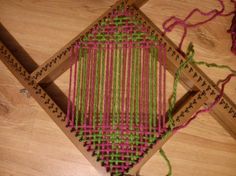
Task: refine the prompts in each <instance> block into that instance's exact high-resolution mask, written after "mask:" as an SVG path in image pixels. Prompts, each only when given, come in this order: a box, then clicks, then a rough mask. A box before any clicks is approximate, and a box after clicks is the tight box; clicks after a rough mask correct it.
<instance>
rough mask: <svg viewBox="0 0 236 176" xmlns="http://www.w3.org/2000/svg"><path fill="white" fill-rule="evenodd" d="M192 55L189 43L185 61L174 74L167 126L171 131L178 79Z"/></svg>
mask: <svg viewBox="0 0 236 176" xmlns="http://www.w3.org/2000/svg"><path fill="white" fill-rule="evenodd" d="M194 54H195V51H194V49H193V44H192V43H190V44H189V46H188V49H187V59H186V60H185V61H184V62H183V63H182V64H180V66H179V68H178V69H177V71H176V73H175V79H174V85H173V93H172V95H171V98H170V103H169V110H168V118H169V120H168V125H169V127H170V130H171V131H172V130H173V129H174V127H175V124H174V119H173V110H174V107H175V104H176V97H177V88H178V84H179V79H180V76H181V73H182V71H183V70H184V68H185V67H186V65H187V64H188V63H189V62H192V61H193V57H194Z"/></svg>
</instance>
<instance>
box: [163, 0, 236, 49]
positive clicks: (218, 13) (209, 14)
mask: <svg viewBox="0 0 236 176" xmlns="http://www.w3.org/2000/svg"><path fill="white" fill-rule="evenodd" d="M217 1H218V2H219V3H220V5H221V9H220V10H217V9H213V10H211V11H209V12H203V11H201V10H200V9H198V8H195V9H193V10H192V11H191V12H190V13H189V15H188V16H187V17H185V19H183V20H182V19H180V18H178V17H176V16H171V17H170V18H169V19H167V20H166V21H165V22H164V23H163V25H162V26H163V29H164V34H166V33H167V32H171V31H172V30H173V29H174V27H175V26H177V25H180V26H182V27H183V29H184V33H183V35H182V38H181V40H180V43H179V49H180V50H181V48H182V44H183V41H184V39H185V37H186V35H187V30H188V28H195V27H197V26H200V25H203V24H205V23H208V22H209V21H212V20H213V19H215V18H216V17H218V16H229V15H232V14H234V13H235V11H232V12H229V13H226V14H223V12H224V11H225V5H224V3H223V0H217ZM231 2H232V3H234V4H235V7H236V1H234V0H231ZM195 13H200V14H201V15H202V16H206V17H208V18H207V19H206V20H203V21H200V22H197V23H194V24H190V23H188V20H189V19H190V18H191V17H192V16H193V15H194V14H195ZM171 21H172V23H170V22H171ZM235 22H236V21H235V19H234V20H233V24H232V26H231V29H230V32H231V34H232V35H233V36H232V39H233V48H234V49H233V51H234V52H235V48H236V42H235V38H236V37H235V28H236V27H235ZM232 29H233V30H232Z"/></svg>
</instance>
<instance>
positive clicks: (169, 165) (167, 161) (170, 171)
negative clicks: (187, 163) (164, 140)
mask: <svg viewBox="0 0 236 176" xmlns="http://www.w3.org/2000/svg"><path fill="white" fill-rule="evenodd" d="M159 153H160V155H161V156H162V157H163V159H164V160H165V161H166V163H167V165H168V168H169V172H168V174H167V176H172V166H171V164H170V160H169V159H168V157H167V156H166V154H165V151H164V150H163V149H162V148H161V149H160V150H159Z"/></svg>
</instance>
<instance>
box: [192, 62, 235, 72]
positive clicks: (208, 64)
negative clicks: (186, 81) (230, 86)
mask: <svg viewBox="0 0 236 176" xmlns="http://www.w3.org/2000/svg"><path fill="white" fill-rule="evenodd" d="M192 63H194V64H196V65H204V66H207V67H209V68H211V67H213V68H220V69H226V70H229V71H230V72H232V73H234V74H236V70H233V69H232V68H231V67H229V66H228V65H218V64H215V63H207V62H204V61H195V60H193V61H192Z"/></svg>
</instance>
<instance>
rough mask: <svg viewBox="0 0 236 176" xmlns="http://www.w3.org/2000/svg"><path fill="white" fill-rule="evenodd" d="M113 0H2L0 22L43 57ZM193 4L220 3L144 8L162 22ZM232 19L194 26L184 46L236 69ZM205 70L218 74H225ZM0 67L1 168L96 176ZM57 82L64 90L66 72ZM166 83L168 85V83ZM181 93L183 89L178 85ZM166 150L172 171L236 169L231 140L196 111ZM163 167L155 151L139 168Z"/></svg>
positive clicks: (149, 171)
mask: <svg viewBox="0 0 236 176" xmlns="http://www.w3.org/2000/svg"><path fill="white" fill-rule="evenodd" d="M113 3H114V1H111V0H83V1H82V0H79V1H76V0H68V1H65V0H60V1H59V0H58V1H39V0H37V1H35V0H22V1H18V0H9V1H8V0H0V4H1V6H0V21H1V22H2V23H3V25H4V26H5V27H6V28H7V29H8V30H9V31H10V32H11V33H12V35H13V36H14V37H15V38H16V39H17V41H18V42H19V43H20V44H21V45H22V46H23V47H24V48H25V49H26V51H27V52H28V53H29V54H30V55H31V57H32V58H34V59H35V61H36V62H37V63H38V64H42V63H43V62H44V61H46V60H47V59H48V58H49V57H50V56H52V55H53V54H54V53H55V52H56V51H57V50H59V49H60V48H61V47H62V46H64V45H65V43H68V42H69V41H70V40H71V39H72V38H73V37H75V36H76V35H77V34H78V33H79V32H81V31H82V30H83V29H84V28H86V27H87V26H88V25H89V24H90V23H91V22H92V21H94V20H95V19H96V18H97V17H98V16H100V15H101V14H102V13H103V12H104V11H106V10H107V9H108V8H109V6H110V5H112V4H113ZM226 4H227V10H230V9H232V4H230V3H229V2H228V1H227V3H226ZM194 7H199V8H201V9H203V10H210V9H212V8H215V7H218V6H217V3H215V1H212V0H204V1H201V2H199V1H192V0H183V1H173V0H165V1H164V0H158V1H157V0H150V1H149V2H148V3H147V4H146V5H144V6H143V7H142V8H141V9H142V10H143V11H144V13H145V14H147V16H148V17H150V18H151V19H152V20H153V22H154V23H155V24H156V25H158V26H159V27H161V23H162V22H163V21H164V20H165V19H166V18H167V17H169V16H171V15H174V14H178V15H179V17H184V16H185V15H186V14H187V13H188V12H189V10H190V9H192V8H194ZM230 24H231V17H228V18H222V17H221V18H218V19H216V20H215V21H213V22H211V23H209V24H208V25H204V26H202V27H199V28H197V29H194V30H191V31H189V34H188V38H187V40H186V41H185V45H184V47H186V45H187V43H188V42H189V41H193V42H194V44H195V49H196V51H197V53H196V60H205V61H208V62H217V63H220V64H228V65H230V66H232V67H233V68H234V69H236V60H235V59H236V57H235V56H234V55H233V54H231V52H230V46H231V39H230V35H229V34H227V33H226V30H227V29H228V28H229V26H230ZM181 32H182V30H181V28H178V29H176V30H175V31H174V32H173V33H172V34H171V35H170V38H171V39H172V40H173V41H174V42H175V43H178V41H179V38H180V35H181ZM203 70H204V71H205V72H206V73H207V74H208V75H209V76H210V78H212V79H213V80H215V81H217V80H218V79H220V78H223V77H224V76H226V75H227V73H228V72H226V71H218V70H217V71H215V70H214V69H208V68H207V69H205V68H203ZM0 72H1V74H0V75H1V76H0V175H4V176H5V175H16V176H18V175H20V176H21V175H24V176H25V175H29V176H31V175H33V176H38V175H40V176H41V175H42V176H43V175H47V176H49V175H50V176H51V175H59V176H60V175H63V176H64V175H66V176H67V175H71V176H72V175H73V176H74V175H80V176H87V175H89V176H95V175H97V172H96V171H95V169H94V168H93V167H92V166H91V165H90V164H89V163H88V161H87V160H86V159H85V158H84V157H83V156H82V154H80V152H79V151H78V150H77V149H76V148H75V147H74V146H73V144H71V143H70V141H69V140H68V139H67V138H66V137H65V135H64V134H63V133H62V132H61V131H60V130H59V128H58V127H56V125H55V124H54V122H53V121H52V120H51V119H50V118H49V117H48V116H47V114H46V113H45V112H44V111H43V110H42V109H41V108H40V107H39V105H37V103H36V102H35V101H34V100H33V99H32V98H27V97H26V96H24V95H23V94H20V93H19V91H20V89H21V88H23V87H22V86H21V85H20V84H19V83H18V81H16V79H15V78H14V76H13V75H12V74H10V72H9V71H8V70H7V68H6V67H5V66H4V65H3V64H2V63H0ZM235 83H236V80H235V79H234V80H232V82H231V83H230V84H229V85H228V86H227V89H226V93H227V95H228V96H230V97H231V98H232V99H233V100H235V99H236V86H235V85H236V84H235ZM56 84H57V85H58V86H59V87H60V88H62V90H63V91H64V92H66V91H67V84H68V72H66V73H65V74H63V75H62V76H61V77H59V79H58V80H56ZM168 86H169V87H170V89H169V91H170V90H171V87H172V82H169V85H168ZM179 93H180V94H179V95H181V94H183V93H185V90H184V89H183V87H181V86H180V87H179ZM164 149H165V150H166V153H167V154H168V156H169V159H170V161H171V162H172V164H173V169H174V175H181V176H182V175H190V174H191V175H200V176H202V175H207V176H209V175H210V176H211V175H214V176H216V175H229V176H235V175H236V142H235V140H234V139H233V138H232V137H231V136H230V135H229V134H228V133H227V132H226V131H225V130H224V129H223V128H222V127H221V126H220V125H219V124H218V123H217V122H216V121H215V120H214V119H213V118H212V117H211V116H210V115H208V114H205V115H201V116H199V118H198V119H197V120H196V121H194V122H193V123H192V124H191V125H190V126H189V127H188V128H187V129H185V130H182V131H181V132H179V133H178V134H176V135H175V136H174V137H173V138H172V139H171V140H170V141H168V142H167V144H166V145H165V146H164ZM166 169H167V168H166V165H165V163H164V161H163V160H162V159H161V157H160V156H159V154H156V155H155V156H154V157H153V158H152V159H151V160H150V161H149V162H148V163H147V164H146V165H145V166H144V168H143V169H142V170H141V175H145V176H152V175H153V176H154V175H164V174H165V173H166V172H167V170H166Z"/></svg>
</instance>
